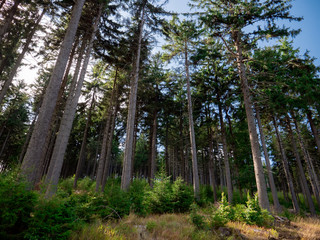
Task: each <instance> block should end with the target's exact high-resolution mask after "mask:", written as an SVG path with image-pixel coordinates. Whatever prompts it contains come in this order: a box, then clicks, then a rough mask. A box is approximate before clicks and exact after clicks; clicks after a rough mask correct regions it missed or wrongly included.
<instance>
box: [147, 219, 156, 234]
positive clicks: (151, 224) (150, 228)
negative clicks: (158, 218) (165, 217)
mask: <svg viewBox="0 0 320 240" xmlns="http://www.w3.org/2000/svg"><path fill="white" fill-rule="evenodd" d="M156 227H157V223H156V222H155V221H149V222H147V225H146V229H147V231H148V232H152V231H153V230H154V229H155V228H156Z"/></svg>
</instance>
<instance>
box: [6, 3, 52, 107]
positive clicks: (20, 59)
mask: <svg viewBox="0 0 320 240" xmlns="http://www.w3.org/2000/svg"><path fill="white" fill-rule="evenodd" d="M45 12H46V10H45V9H44V10H43V11H42V13H41V15H40V16H39V17H38V19H37V22H36V23H35V25H34V27H33V29H32V31H31V32H30V34H29V36H28V38H27V40H26V43H25V44H24V47H23V49H22V51H21V53H20V54H19V57H18V59H17V60H16V63H15V64H14V66H13V68H12V69H11V71H10V73H9V77H8V79H7V80H6V81H5V83H4V85H3V86H2V88H1V91H0V105H1V103H2V101H3V98H4V96H5V95H6V93H7V91H8V89H9V87H10V85H11V83H12V81H13V78H14V76H15V75H16V73H17V70H18V68H19V67H20V66H21V62H22V59H23V58H24V55H25V54H26V52H27V51H28V49H29V46H30V43H31V41H32V37H33V36H34V34H35V32H36V30H37V28H38V26H39V24H40V21H41V19H42V17H43V16H44V14H45Z"/></svg>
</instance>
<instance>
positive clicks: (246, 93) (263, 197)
mask: <svg viewBox="0 0 320 240" xmlns="http://www.w3.org/2000/svg"><path fill="white" fill-rule="evenodd" d="M233 35H234V42H235V49H236V51H237V57H236V58H237V66H238V71H239V76H240V80H241V90H242V93H243V100H244V105H245V110H246V116H247V122H248V130H249V137H250V143H251V151H252V158H253V165H254V172H255V178H256V184H257V190H258V198H259V204H260V207H261V208H264V209H267V210H268V211H270V205H269V199H268V193H267V187H266V182H265V178H264V173H263V167H262V161H261V152H260V147H259V139H258V134H257V129H256V124H255V120H254V115H253V109H252V102H251V96H250V90H249V85H248V79H247V75H246V70H245V66H244V62H243V56H242V48H241V45H240V42H239V41H240V33H239V32H237V31H236V32H233Z"/></svg>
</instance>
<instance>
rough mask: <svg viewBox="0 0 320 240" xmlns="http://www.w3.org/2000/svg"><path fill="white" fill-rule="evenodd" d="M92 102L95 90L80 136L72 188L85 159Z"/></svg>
mask: <svg viewBox="0 0 320 240" xmlns="http://www.w3.org/2000/svg"><path fill="white" fill-rule="evenodd" d="M94 104H95V92H93V94H92V100H91V104H90V108H89V112H88V118H87V122H86V126H85V129H84V134H83V138H82V143H81V149H80V153H79V159H78V164H77V169H76V174H75V177H74V182H73V188H74V189H76V188H77V182H78V179H79V177H80V175H81V173H82V168H83V163H84V162H85V159H86V157H85V153H86V148H87V138H88V130H89V126H90V123H91V116H92V110H93V108H94Z"/></svg>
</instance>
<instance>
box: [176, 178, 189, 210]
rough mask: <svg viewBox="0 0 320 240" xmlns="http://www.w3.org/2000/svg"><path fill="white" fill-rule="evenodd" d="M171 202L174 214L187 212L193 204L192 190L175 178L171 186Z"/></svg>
mask: <svg viewBox="0 0 320 240" xmlns="http://www.w3.org/2000/svg"><path fill="white" fill-rule="evenodd" d="M172 202H173V209H174V212H179V213H182V212H187V211H189V209H190V205H191V204H192V202H193V189H192V187H191V186H188V185H186V184H185V183H184V181H183V179H182V178H180V177H179V178H177V180H176V181H174V183H173V184H172Z"/></svg>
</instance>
